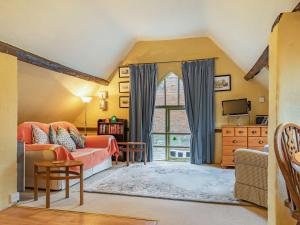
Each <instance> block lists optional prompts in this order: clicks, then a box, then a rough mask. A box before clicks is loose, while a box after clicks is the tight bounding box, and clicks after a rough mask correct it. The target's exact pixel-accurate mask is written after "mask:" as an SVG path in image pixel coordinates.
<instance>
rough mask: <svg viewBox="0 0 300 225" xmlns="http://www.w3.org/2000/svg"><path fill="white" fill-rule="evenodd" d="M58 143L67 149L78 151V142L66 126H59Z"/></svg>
mask: <svg viewBox="0 0 300 225" xmlns="http://www.w3.org/2000/svg"><path fill="white" fill-rule="evenodd" d="M57 143H58V144H59V145H62V146H64V147H65V148H66V149H67V150H69V151H71V152H73V151H76V144H75V142H74V141H73V139H72V138H71V136H70V134H69V132H68V131H67V130H66V129H65V128H62V127H60V128H58V130H57Z"/></svg>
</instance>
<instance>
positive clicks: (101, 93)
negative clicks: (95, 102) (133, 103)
mask: <svg viewBox="0 0 300 225" xmlns="http://www.w3.org/2000/svg"><path fill="white" fill-rule="evenodd" d="M97 96H98V98H99V99H100V101H99V108H100V109H102V110H103V111H105V110H107V101H106V99H107V97H108V94H107V91H98V93H97Z"/></svg>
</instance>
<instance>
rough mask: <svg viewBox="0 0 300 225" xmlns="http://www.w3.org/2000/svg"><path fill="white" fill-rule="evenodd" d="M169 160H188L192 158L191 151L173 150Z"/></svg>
mask: <svg viewBox="0 0 300 225" xmlns="http://www.w3.org/2000/svg"><path fill="white" fill-rule="evenodd" d="M169 158H170V159H171V160H188V159H189V158H190V150H189V149H185V148H171V149H170V152H169Z"/></svg>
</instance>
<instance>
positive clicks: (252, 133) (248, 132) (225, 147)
mask: <svg viewBox="0 0 300 225" xmlns="http://www.w3.org/2000/svg"><path fill="white" fill-rule="evenodd" d="M266 144H268V127H267V126H258V125H252V126H250V125H249V126H225V127H223V128H222V164H221V166H222V167H226V166H234V156H233V154H234V151H235V150H236V149H239V148H247V149H254V150H262V149H263V147H264V146H265V145H266Z"/></svg>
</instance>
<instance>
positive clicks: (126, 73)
mask: <svg viewBox="0 0 300 225" xmlns="http://www.w3.org/2000/svg"><path fill="white" fill-rule="evenodd" d="M119 77H120V78H128V77H130V69H129V67H128V66H127V67H119Z"/></svg>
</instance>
